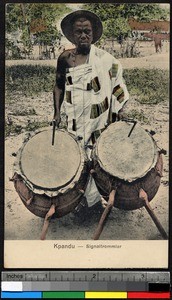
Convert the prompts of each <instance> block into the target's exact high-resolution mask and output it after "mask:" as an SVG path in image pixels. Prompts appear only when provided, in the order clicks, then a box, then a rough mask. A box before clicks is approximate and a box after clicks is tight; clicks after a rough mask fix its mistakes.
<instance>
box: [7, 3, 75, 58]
mask: <svg viewBox="0 0 172 300" xmlns="http://www.w3.org/2000/svg"><path fill="white" fill-rule="evenodd" d="M68 12H70V9H69V8H68V7H66V5H65V4H63V3H61V4H56V3H8V4H6V23H5V26H6V28H5V30H6V33H7V34H11V35H13V34H14V33H17V32H18V33H19V31H20V33H21V36H20V38H19V40H20V42H21V43H22V44H23V48H24V49H23V52H24V54H25V56H26V55H29V54H30V53H31V52H32V48H33V40H32V35H33V34H34V43H35V44H38V45H41V46H42V45H45V46H47V45H48V46H52V45H54V44H55V43H56V40H57V39H58V38H59V34H60V33H59V31H58V30H57V28H56V22H57V20H58V19H59V18H60V17H61V16H63V15H64V14H66V13H68ZM17 39H18V38H17ZM16 42H18V41H16ZM13 48H17V49H15V51H14V50H13ZM6 50H7V52H8V51H9V50H11V51H12V57H13V58H20V57H21V53H20V52H21V49H19V47H18V46H17V45H14V42H11V41H10V40H9V39H8V38H6ZM13 52H14V53H13Z"/></svg>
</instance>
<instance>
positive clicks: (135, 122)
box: [128, 121, 137, 137]
mask: <svg viewBox="0 0 172 300" xmlns="http://www.w3.org/2000/svg"><path fill="white" fill-rule="evenodd" d="M133 123H134V124H133V126H132V128H131V130H130V132H129V134H128V137H130V135H131V133H132V131H133V130H134V127H135V126H136V124H137V121H133Z"/></svg>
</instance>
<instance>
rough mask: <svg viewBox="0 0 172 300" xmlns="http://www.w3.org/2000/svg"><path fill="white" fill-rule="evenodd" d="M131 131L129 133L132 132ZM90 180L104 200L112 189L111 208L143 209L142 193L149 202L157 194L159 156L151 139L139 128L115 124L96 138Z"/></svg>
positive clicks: (160, 162)
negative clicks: (142, 191)
mask: <svg viewBox="0 0 172 300" xmlns="http://www.w3.org/2000/svg"><path fill="white" fill-rule="evenodd" d="M132 129H133V130H132ZM92 159H93V169H94V171H95V172H94V173H93V175H94V179H95V182H96V185H97V188H98V189H99V192H100V193H101V194H102V195H104V196H108V195H109V194H110V192H111V191H112V190H113V189H115V190H116V196H115V202H114V206H116V207H117V208H120V209H125V210H134V209H137V208H140V207H142V206H143V205H144V202H143V200H142V199H140V197H139V193H140V190H141V189H143V190H144V191H145V192H146V193H147V195H148V200H149V201H151V200H152V199H153V197H154V196H155V194H156V193H157V191H158V188H159V185H160V180H161V174H162V167H163V163H162V155H160V154H159V152H158V148H157V146H156V144H155V141H154V140H153V138H152V136H151V135H150V134H149V133H148V132H146V131H145V130H144V129H143V128H142V127H141V126H140V125H139V124H136V126H135V127H133V123H130V122H124V121H119V122H116V123H113V124H111V125H110V126H109V127H108V128H107V129H106V130H105V131H104V132H103V133H102V134H101V136H100V137H99V139H98V140H97V143H96V145H95V147H94V149H93V153H92Z"/></svg>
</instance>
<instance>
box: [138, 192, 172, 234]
mask: <svg viewBox="0 0 172 300" xmlns="http://www.w3.org/2000/svg"><path fill="white" fill-rule="evenodd" d="M139 198H141V199H143V200H144V202H145V203H144V205H145V208H146V210H147V212H148V213H149V215H150V217H151V218H152V220H153V222H154V223H155V225H156V227H157V228H158V230H159V232H160V233H161V235H162V237H163V239H164V240H167V239H168V235H167V233H166V232H165V230H164V228H163V227H162V225H161V223H160V222H159V220H158V218H157V216H156V215H155V213H154V211H153V209H152V207H151V205H150V203H149V200H148V195H147V193H146V192H145V191H144V190H143V189H140V193H139Z"/></svg>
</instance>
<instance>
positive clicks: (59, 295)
mask: <svg viewBox="0 0 172 300" xmlns="http://www.w3.org/2000/svg"><path fill="white" fill-rule="evenodd" d="M43 298H49V299H51V298H54V299H59V298H61V299H63V298H65V299H85V292H43Z"/></svg>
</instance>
